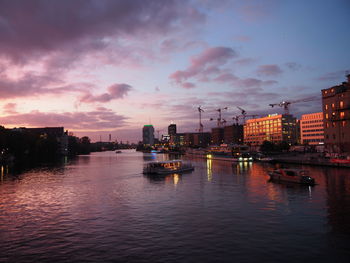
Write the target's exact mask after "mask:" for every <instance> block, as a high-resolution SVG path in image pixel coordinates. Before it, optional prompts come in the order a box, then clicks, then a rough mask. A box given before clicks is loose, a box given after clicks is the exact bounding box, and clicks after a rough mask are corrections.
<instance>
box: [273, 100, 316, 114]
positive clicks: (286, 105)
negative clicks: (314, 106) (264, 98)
mask: <svg viewBox="0 0 350 263" xmlns="http://www.w3.org/2000/svg"><path fill="white" fill-rule="evenodd" d="M316 99H318V98H317V97H310V98H305V99H300V100H293V101H281V102H280V103H273V104H269V106H271V107H272V108H273V107H275V106H278V107H283V108H284V114H289V105H290V104H293V103H298V102H307V101H313V100H316Z"/></svg>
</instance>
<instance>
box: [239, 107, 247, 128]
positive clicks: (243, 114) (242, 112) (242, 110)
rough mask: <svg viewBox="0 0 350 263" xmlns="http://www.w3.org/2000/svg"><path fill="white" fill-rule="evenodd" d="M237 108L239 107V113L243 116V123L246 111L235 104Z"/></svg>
mask: <svg viewBox="0 0 350 263" xmlns="http://www.w3.org/2000/svg"><path fill="white" fill-rule="evenodd" d="M237 109H239V110H240V111H241V114H242V118H243V124H244V123H245V117H246V116H247V112H246V111H245V110H244V109H242V108H241V107H238V106H237Z"/></svg>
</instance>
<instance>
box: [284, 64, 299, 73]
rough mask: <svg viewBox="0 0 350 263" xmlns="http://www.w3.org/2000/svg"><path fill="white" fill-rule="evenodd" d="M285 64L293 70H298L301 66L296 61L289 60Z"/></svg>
mask: <svg viewBox="0 0 350 263" xmlns="http://www.w3.org/2000/svg"><path fill="white" fill-rule="evenodd" d="M285 66H286V67H287V68H288V69H290V70H292V71H297V70H299V69H300V68H301V65H300V64H298V63H296V62H287V63H285Z"/></svg>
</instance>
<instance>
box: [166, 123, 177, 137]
mask: <svg viewBox="0 0 350 263" xmlns="http://www.w3.org/2000/svg"><path fill="white" fill-rule="evenodd" d="M175 134H176V124H174V123H172V124H170V125H169V126H168V135H170V136H171V135H175Z"/></svg>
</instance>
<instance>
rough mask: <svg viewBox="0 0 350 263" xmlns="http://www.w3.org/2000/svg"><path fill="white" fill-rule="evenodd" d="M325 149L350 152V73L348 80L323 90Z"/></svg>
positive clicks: (335, 151)
mask: <svg viewBox="0 0 350 263" xmlns="http://www.w3.org/2000/svg"><path fill="white" fill-rule="evenodd" d="M322 107H323V118H324V142H325V150H326V151H327V152H330V153H345V152H346V153H350V74H349V75H347V82H343V83H342V84H341V85H338V86H334V87H331V88H328V89H323V90H322Z"/></svg>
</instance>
